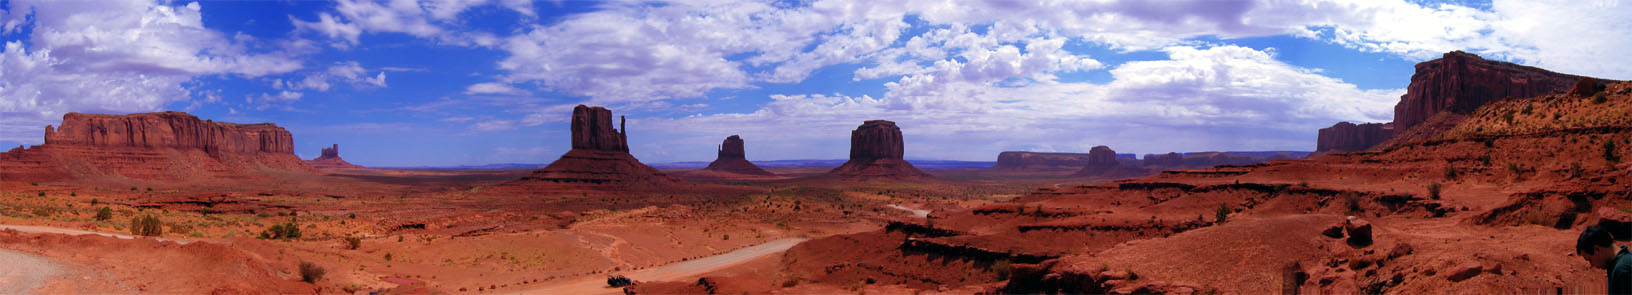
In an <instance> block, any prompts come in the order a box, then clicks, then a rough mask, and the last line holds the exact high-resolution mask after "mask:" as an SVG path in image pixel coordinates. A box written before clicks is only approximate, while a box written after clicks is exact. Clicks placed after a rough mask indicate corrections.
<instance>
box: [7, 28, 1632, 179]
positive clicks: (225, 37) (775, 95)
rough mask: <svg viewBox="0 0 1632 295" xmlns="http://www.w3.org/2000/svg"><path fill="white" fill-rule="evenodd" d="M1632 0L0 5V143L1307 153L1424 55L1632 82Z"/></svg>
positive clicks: (457, 161) (675, 151)
mask: <svg viewBox="0 0 1632 295" xmlns="http://www.w3.org/2000/svg"><path fill="white" fill-rule="evenodd" d="M1629 6H1632V3H1622V1H1616V0H1597V1H1546V0H1544V1H1490V2H1485V1H1449V2H1437V1H1402V0H1365V1H1336V0H1297V1H1281V0H1239V1H1237V0H1163V1H1116V0H1099V1H1046V0H1045V1H919V0H906V1H871V0H836V1H827V0H819V1H777V2H764V1H738V0H699V1H681V2H632V1H604V2H601V1H594V2H591V1H548V0H545V1H529V0H417V1H416V0H340V1H335V2H322V1H283V0H276V1H275V0H266V1H226V2H216V1H197V2H195V1H163V0H52V1H38V0H0V42H4V43H5V46H4V51H3V53H0V146H8V147H9V146H20V145H35V144H40V143H42V142H43V129H44V126H45V125H55V124H59V123H60V122H61V119H62V115H63V114H65V113H68V112H84V113H107V114H127V113H140V112H154V111H165V110H174V111H184V112H188V113H192V114H194V115H197V116H199V117H200V118H203V119H212V120H216V121H224V122H234V123H262V122H271V123H276V124H277V125H278V126H282V127H284V128H287V129H288V130H289V131H290V132H292V133H293V134H294V140H295V149H296V154H297V155H299V156H301V157H302V158H314V157H316V156H317V155H318V153H319V149H320V148H321V147H327V146H329V145H330V144H339V145H340V146H341V156H342V157H344V158H345V159H346V160H347V161H349V162H352V163H356V164H360V165H365V166H455V165H480V164H492V163H548V162H550V161H553V160H554V159H556V158H557V157H559V156H560V155H561V154H563V153H565V152H566V151H567V150H569V149H570V148H571V145H570V139H569V138H570V137H569V135H570V132H569V130H568V127H567V126H568V124H569V123H568V121H569V118H570V117H571V112H572V111H571V108H572V107H573V106H575V105H579V104H587V105H599V106H606V107H608V108H610V109H612V110H613V113H614V115H618V116H626V117H627V118H628V130H627V132H628V135H629V147H630V150H631V153H633V154H634V155H635V156H636V157H637V158H639V159H641V160H642V161H645V162H679V161H709V160H712V159H713V158H714V156H715V152H714V151H715V148H716V146H717V145H718V144H719V143H720V142H721V140H723V139H724V138H725V137H727V136H730V135H733V134H738V135H741V136H742V138H743V139H744V140H745V141H746V142H747V145H746V149H747V154H748V158H749V159H750V160H787V159H842V158H844V157H845V156H846V155H848V151H849V146H848V145H849V131H850V130H852V129H854V128H855V127H856V126H858V125H860V124H861V123H862V121H865V120H873V119H884V120H892V121H895V122H896V123H897V125H898V126H900V127H901V129H902V132H903V134H904V138H905V147H906V157H907V158H909V159H941V160H977V161H990V160H992V159H995V158H996V157H997V154H998V153H999V152H1001V151H1042V152H1086V151H1087V150H1089V149H1090V148H1091V147H1093V146H1097V145H1106V146H1110V147H1112V148H1113V149H1116V150H1117V151H1118V152H1119V153H1136V154H1145V153H1166V152H1197V151H1268V150H1293V151H1310V150H1313V149H1314V146H1315V137H1316V130H1318V129H1319V128H1323V127H1327V126H1331V125H1332V124H1334V123H1337V122H1339V121H1350V122H1386V121H1390V120H1391V119H1392V117H1393V106H1394V104H1395V103H1396V102H1398V101H1399V97H1400V95H1402V94H1404V92H1405V88H1406V85H1407V84H1408V83H1409V82H1410V76H1411V74H1412V72H1413V65H1414V64H1416V63H1418V62H1423V61H1427V60H1431V59H1434V58H1437V57H1439V56H1441V55H1442V54H1444V53H1445V52H1448V51H1453V50H1463V51H1467V52H1471V53H1475V54H1479V55H1481V56H1483V57H1485V58H1487V59H1494V60H1502V61H1509V62H1514V63H1518V64H1523V65H1530V66H1537V67H1542V68H1546V69H1549V70H1553V71H1557V72H1562V73H1569V74H1578V75H1587V76H1594V77H1600V78H1608V79H1617V80H1632V59H1628V58H1625V55H1626V50H1627V48H1632V7H1629Z"/></svg>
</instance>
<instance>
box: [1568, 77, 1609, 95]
mask: <svg viewBox="0 0 1632 295" xmlns="http://www.w3.org/2000/svg"><path fill="white" fill-rule="evenodd" d="M1609 82H1611V81H1609V80H1600V79H1594V78H1585V77H1583V78H1581V81H1577V82H1575V87H1572V88H1570V95H1574V96H1580V97H1588V96H1592V95H1593V94H1598V92H1599V91H1604V88H1605V87H1606V86H1609Z"/></svg>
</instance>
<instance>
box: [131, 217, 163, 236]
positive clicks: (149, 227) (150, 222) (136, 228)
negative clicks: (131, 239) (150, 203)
mask: <svg viewBox="0 0 1632 295" xmlns="http://www.w3.org/2000/svg"><path fill="white" fill-rule="evenodd" d="M130 234H132V235H138V236H150V237H151V236H158V235H161V234H164V222H161V221H159V218H158V217H155V216H153V215H142V216H136V217H132V218H131V219H130Z"/></svg>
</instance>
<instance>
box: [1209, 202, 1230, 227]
mask: <svg viewBox="0 0 1632 295" xmlns="http://www.w3.org/2000/svg"><path fill="white" fill-rule="evenodd" d="M1213 217H1214V218H1215V219H1216V220H1218V223H1224V221H1226V220H1228V219H1229V218H1230V205H1225V204H1218V209H1214V210H1213Z"/></svg>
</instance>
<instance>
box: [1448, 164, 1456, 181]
mask: <svg viewBox="0 0 1632 295" xmlns="http://www.w3.org/2000/svg"><path fill="white" fill-rule="evenodd" d="M1456 174H1457V172H1456V167H1450V166H1446V167H1445V180H1456Z"/></svg>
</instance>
